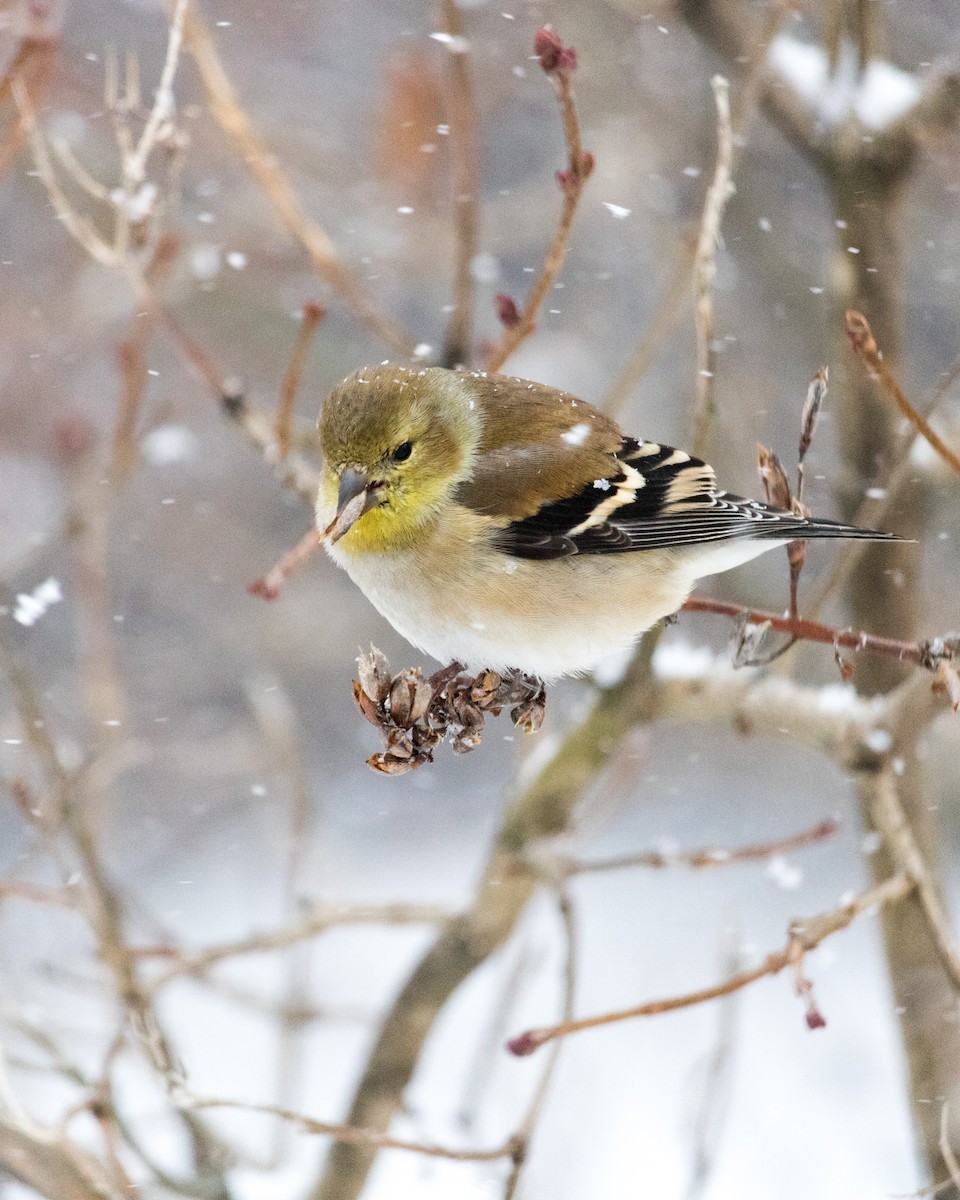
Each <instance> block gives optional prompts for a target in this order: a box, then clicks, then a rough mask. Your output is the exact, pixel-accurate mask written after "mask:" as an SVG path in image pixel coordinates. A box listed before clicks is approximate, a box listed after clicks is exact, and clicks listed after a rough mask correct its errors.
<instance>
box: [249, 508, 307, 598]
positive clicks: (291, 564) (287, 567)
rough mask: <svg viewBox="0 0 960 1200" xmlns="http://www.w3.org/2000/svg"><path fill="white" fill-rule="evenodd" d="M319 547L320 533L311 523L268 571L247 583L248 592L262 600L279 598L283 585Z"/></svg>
mask: <svg viewBox="0 0 960 1200" xmlns="http://www.w3.org/2000/svg"><path fill="white" fill-rule="evenodd" d="M319 548H320V533H319V530H318V529H317V527H316V526H315V525H312V526H311V527H310V528H309V529H308V530H307V532H306V533H305V534H304V535H303V537H302V538H301V539H300V541H299V542H297V544H296V545H295V546H293V547H291V548H290V549H289V550H287V551H286V553H285V554H281V556H280V557H279V558H278V559H277V561H276V562H275V563H274V564H273V566H272V567H271V568H270V570H269V571H266V572H264V574H263V575H258V576H257V578H256V579H254V580H252V581H251V582H250V583H248V584H247V592H248V594H249V595H251V596H259V597H261V599H263V600H279V599H280V593H281V592H282V591H283V585H284V584H285V583H286V582H287V580H288V579H289V578H290V577H291V575H295V574H296V573H297V571H299V570H300V568H301V567H302V566H303V564H304V563H305V562H306V561H307V559H308V558H312V557H313V555H314V553H315V552H316V551H317V550H318V549H319Z"/></svg>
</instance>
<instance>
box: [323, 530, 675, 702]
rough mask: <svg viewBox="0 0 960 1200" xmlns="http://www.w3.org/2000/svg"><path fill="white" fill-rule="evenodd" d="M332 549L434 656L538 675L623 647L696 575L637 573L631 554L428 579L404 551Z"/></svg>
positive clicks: (502, 563)
mask: <svg viewBox="0 0 960 1200" xmlns="http://www.w3.org/2000/svg"><path fill="white" fill-rule="evenodd" d="M331 553H332V556H333V557H334V559H336V560H337V561H338V562H339V563H340V565H341V566H343V567H344V568H345V570H346V571H347V573H348V574H349V575H350V576H351V578H352V579H353V580H354V582H355V583H356V584H357V586H358V587H359V588H360V589H361V591H363V593H364V594H365V595H366V596H367V598H368V599H369V600H370V601H371V603H372V604H373V605H374V606H375V607H376V608H377V609H378V610H379V611H380V612H381V613H382V614H383V616H384V617H386V619H387V620H388V621H389V622H390V624H391V625H393V627H394V628H395V629H396V630H397V631H398V632H399V633H401V634H402V635H403V636H404V637H405V638H406V639H407V640H408V641H409V642H411V643H412V644H413V645H414V646H416V647H418V648H419V649H421V650H424V651H426V653H427V654H430V655H432V656H433V657H434V658H436V659H437V660H438V661H440V662H441V663H447V662H451V661H453V660H457V661H458V662H461V663H463V664H464V666H465V667H467V668H468V669H470V670H475V671H479V670H481V669H482V668H490V669H492V670H497V671H501V672H502V671H506V670H509V669H519V670H521V671H526V672H528V673H530V674H534V675H539V676H540V677H541V678H543V679H554V678H557V677H558V676H560V675H570V674H577V673H580V672H583V671H588V670H590V669H591V668H592V667H593V666H594V665H595V664H596V663H597V662H598V661H599V660H601V659H603V658H605V657H607V656H609V655H611V654H613V653H614V652H616V651H620V650H623V649H625V648H626V647H628V646H630V645H631V644H632V643H634V642H635V641H636V640H637V638H638V637H639V636H640V635H641V634H642V633H643V632H644V631H645V630H647V629H649V628H650V626H651V625H653V624H654V623H655V622H656V621H658V620H659V619H660V618H662V617H665V616H667V615H668V614H669V613H672V612H675V611H676V610H677V609H678V608H679V607H680V606H681V604H682V603H683V601H684V600H685V599H686V596H687V595H688V593H689V591H690V588H691V586H692V584H693V582H694V580H693V577H692V576H691V575H690V573H689V572H688V571H685V570H683V569H680V570H678V569H677V566H676V564H675V563H671V564H670V567H669V569H667V564H665V563H662V562H661V563H656V562H651V564H650V567H649V569H647V570H643V569H642V564H640V563H638V562H637V560H636V558H635V557H634V556H632V555H625V556H623V557H620V556H613V555H610V556H606V557H603V558H601V557H600V556H593V557H592V558H591V559H590V560H589V561H588V560H586V559H585V558H580V557H576V556H574V557H571V558H565V559H557V560H553V561H548V562H529V561H526V560H523V559H515V558H509V557H507V556H506V555H497V556H494V557H492V558H489V557H487V556H484V559H483V565H482V566H481V565H480V564H479V563H478V562H474V563H472V564H471V565H470V569H469V571H464V570H461V571H459V572H458V571H456V570H455V569H453V568H452V566H451V565H450V563H449V562H447V563H443V564H441V565H439V566H437V565H435V566H434V569H433V571H432V572H431V575H432V578H430V579H429V580H427V579H425V578H424V572H423V569H422V568H421V566H420V565H419V562H418V559H417V557H415V556H413V555H411V554H407V553H399V554H392V555H376V556H373V555H365V556H362V557H356V558H354V557H352V556H349V555H346V554H342V553H338V552H337V547H334V548H333V549H332V551H331ZM644 557H647V556H644ZM657 557H658V558H659V557H660V556H657ZM631 560H632V561H631ZM468 580H469V582H468Z"/></svg>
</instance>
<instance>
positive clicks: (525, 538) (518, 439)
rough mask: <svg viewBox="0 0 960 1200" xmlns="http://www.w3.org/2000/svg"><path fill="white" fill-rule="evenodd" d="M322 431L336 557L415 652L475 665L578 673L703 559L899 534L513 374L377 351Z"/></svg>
mask: <svg viewBox="0 0 960 1200" xmlns="http://www.w3.org/2000/svg"><path fill="white" fill-rule="evenodd" d="M318 428H319V435H320V442H321V448H322V450H323V459H324V461H323V469H322V475H321V482H320V487H319V493H318V498H317V506H316V521H317V528H318V530H319V534H320V540H321V541H322V542H323V544H324V545H325V547H326V549H327V551H328V553H329V554H330V556H331V558H332V559H333V560H334V562H336V563H337V564H338V565H339V566H340V567H342V568H343V569H344V570H345V571H346V572H347V574H348V575H349V576H350V578H351V579H352V580H353V581H354V583H355V584H356V585H357V586H358V587H359V588H360V590H361V591H362V592H363V593H364V594H365V595H366V596H367V598H368V599H369V600H370V601H371V602H372V604H373V605H374V607H375V608H376V609H378V610H379V612H380V613H381V614H382V615H383V616H384V617H385V618H386V619H387V620H388V621H389V622H390V624H391V625H393V627H394V628H395V629H396V630H397V631H398V632H399V633H400V634H402V635H403V637H404V638H406V639H407V641H409V642H411V643H412V644H413V645H414V646H415V647H417V649H419V650H421V651H423V652H425V653H427V654H429V655H431V656H432V657H433V658H435V659H437V660H439V661H440V662H441V663H448V662H458V663H460V664H462V666H463V667H464V668H469V669H471V670H476V671H480V670H492V671H497V672H500V673H505V672H522V673H524V674H528V675H532V676H537V677H539V678H540V679H542V680H544V681H545V682H549V681H552V680H555V679H557V678H559V677H561V676H566V675H582V674H584V673H586V672H589V671H591V670H592V669H593V668H594V667H595V666H596V665H597V663H598V662H600V661H601V660H603V659H605V658H608V657H609V656H612V655H614V654H616V653H618V652H624V651H626V650H627V649H628V648H629V647H630V646H631V645H633V644H634V643H635V642H636V641H637V639H638V638H639V637H640V636H641V634H643V633H644V632H645V631H646V630H648V629H649V628H650V627H651V626H653V625H654V624H655V623H656V622H657V621H659V620H660V619H662V618H664V617H668V616H670V615H671V614H673V613H675V612H677V611H678V610H679V609H680V608H681V606H682V605H683V603H684V601H685V600H686V598H687V596H688V595H689V594H690V592H691V590H692V589H693V587H694V585H695V584H696V582H697V581H698V580H699V579H700V578H702V577H703V576H707V575H713V574H716V573H718V572H721V571H727V570H729V569H731V568H733V567H736V566H739V565H741V564H742V563H745V562H748V561H749V560H750V559H753V558H755V557H757V556H758V555H760V554H763V553H764V552H765V551H767V550H770V549H772V548H774V547H776V546H783V545H786V544H788V543H789V542H791V541H795V540H798V539H807V538H866V539H870V540H878V541H884V540H896V539H895V538H894V535H892V534H884V533H878V532H875V531H873V530H867V529H859V528H856V527H854V526H851V525H844V524H841V523H839V522H836V521H831V520H827V519H820V518H807V517H803V516H799V515H797V514H796V513H794V512H789V511H785V510H782V509H779V508H776V507H774V506H772V505H770V504H767V503H764V502H762V501H759V500H749V499H744V498H742V497H740V496H736V495H732V494H730V493H729V492H726V491H723V490H722V489H721V488H720V487H719V486H718V484H717V480H716V476H715V474H714V472H713V469H712V468H711V467H710V466H708V465H707V464H706V463H705V462H703V461H701V460H700V459H699V458H696V457H695V456H694V455H692V454H688V453H687V452H686V451H683V450H677V449H674V448H673V447H671V446H666V445H663V444H661V443H659V442H653V441H645V440H643V439H641V438H638V437H631V436H629V435H627V434H625V433H624V432H623V431H622V430H621V429H620V428H619V427H618V425H617V424H616V423H615V422H614V421H613V420H612V419H611V418H610V417H608V416H606V415H605V414H604V413H603V412H601V411H600V410H599V409H597V408H595V407H594V406H593V405H592V404H589V403H588V402H586V401H584V400H581V399H579V398H578V397H576V396H573V395H571V394H569V393H568V392H565V391H561V390H559V389H557V388H554V387H550V386H548V385H546V384H542V383H535V382H532V381H530V380H524V379H515V378H513V377H511V376H507V375H499V374H493V373H489V374H488V373H485V372H483V371H470V370H450V369H447V368H443V367H427V366H424V367H417V366H412V367H407V366H402V365H393V364H389V363H385V364H381V365H379V366H371V367H364V368H361V369H360V370H357V371H355V372H354V373H353V374H351V375H350V376H348V378H346V379H345V380H344V381H343V382H342V383H340V384H339V385H338V386H336V387H335V388H334V389H333V391H332V392H331V393H330V395H329V396H328V398H327V399H326V400H325V401H324V403H323V406H322V408H321V412H320V417H319V421H318Z"/></svg>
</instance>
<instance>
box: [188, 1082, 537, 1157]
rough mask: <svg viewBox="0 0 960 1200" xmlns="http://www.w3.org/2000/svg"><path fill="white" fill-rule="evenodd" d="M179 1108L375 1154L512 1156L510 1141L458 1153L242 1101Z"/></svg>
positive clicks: (191, 1101) (200, 1099)
mask: <svg viewBox="0 0 960 1200" xmlns="http://www.w3.org/2000/svg"><path fill="white" fill-rule="evenodd" d="M181 1104H182V1107H183V1108H184V1109H185V1110H187V1111H189V1110H191V1109H208V1108H228V1109H233V1110H235V1111H237V1112H249V1113H262V1114H264V1115H265V1116H271V1117H279V1118H280V1120H281V1121H289V1122H290V1124H291V1125H295V1126H296V1127H297V1128H298V1129H300V1130H302V1132H303V1133H313V1134H320V1135H321V1136H323V1137H330V1138H333V1140H334V1141H335V1142H347V1143H349V1144H352V1145H364V1146H375V1147H376V1148H377V1149H378V1150H409V1151H410V1152H411V1153H412V1154H422V1155H424V1156H425V1157H426V1158H448V1159H452V1160H453V1161H454V1162H496V1161H497V1159H500V1158H511V1157H512V1156H513V1155H514V1153H515V1146H514V1142H513V1139H510V1140H509V1141H507V1142H504V1143H503V1144H502V1145H500V1146H493V1147H491V1148H490V1149H487V1150H466V1149H464V1150H461V1149H458V1148H456V1147H454V1146H440V1145H438V1144H437V1143H436V1142H416V1141H412V1140H410V1139H408V1138H397V1137H391V1135H390V1134H388V1133H381V1132H380V1131H379V1130H377V1129H363V1128H360V1127H358V1126H356V1125H339V1124H336V1123H335V1122H331V1121H317V1120H315V1119H314V1118H313V1117H308V1116H306V1115H305V1114H304V1113H299V1112H294V1111H292V1110H291V1109H289V1108H281V1107H280V1106H279V1105H275V1104H255V1103H253V1102H251V1101H245V1100H223V1099H220V1098H214V1097H211V1096H193V1095H190V1094H189V1093H183V1094H182V1096H181Z"/></svg>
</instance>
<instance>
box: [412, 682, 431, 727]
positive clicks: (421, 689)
mask: <svg viewBox="0 0 960 1200" xmlns="http://www.w3.org/2000/svg"><path fill="white" fill-rule="evenodd" d="M432 699H433V688H432V687H431V686H430V684H429V683H428V682H427V680H426V679H424V678H423V676H422V675H421V674H420V672H419V671H417V672H416V675H415V677H414V679H413V680H412V697H411V701H410V724H411V725H416V724H417V722H418V721H422V720H423V718H424V717H425V716H426V715H427V710H428V709H429V707H430V701H431V700H432Z"/></svg>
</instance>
